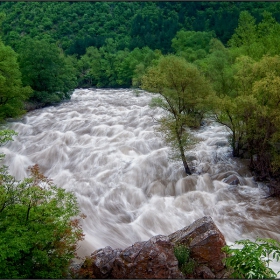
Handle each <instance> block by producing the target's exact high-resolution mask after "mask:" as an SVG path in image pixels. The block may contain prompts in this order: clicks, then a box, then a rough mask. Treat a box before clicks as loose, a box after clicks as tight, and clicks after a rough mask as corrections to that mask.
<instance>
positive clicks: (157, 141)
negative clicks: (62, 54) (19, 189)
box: [1, 89, 280, 270]
mask: <svg viewBox="0 0 280 280" xmlns="http://www.w3.org/2000/svg"><path fill="white" fill-rule="evenodd" d="M151 97H152V95H151V94H149V93H146V92H144V91H135V90H128V89H125V90H123V89H118V90H116V89H108V90H105V89H77V90H75V91H74V93H73V95H72V98H71V100H70V101H69V102H65V103H63V104H60V105H59V106H53V107H48V108H44V109H39V110H35V111H32V112H29V113H28V114H26V115H25V116H24V118H23V119H22V120H20V121H15V122H11V123H9V128H11V129H14V130H15V131H16V132H18V136H16V137H14V141H13V142H10V143H8V144H7V145H5V146H4V147H1V152H3V153H5V154H6V158H5V160H4V163H5V164H6V165H8V166H9V170H10V173H11V174H13V175H14V176H15V177H16V178H17V179H23V178H24V177H27V176H28V173H27V168H28V167H29V166H31V165H34V164H35V163H38V164H39V166H40V168H41V171H43V172H44V174H45V175H46V176H48V177H49V178H52V179H53V180H54V183H55V184H56V185H57V186H59V187H62V188H65V189H66V190H68V191H73V192H74V193H75V194H76V196H77V199H78V202H79V205H80V208H81V211H82V212H83V213H84V214H86V216H87V218H86V219H85V220H84V221H83V224H82V226H83V230H84V233H85V241H83V242H82V243H81V248H80V249H79V253H80V255H81V256H84V255H90V254H91V253H92V252H93V251H94V250H96V249H99V248H101V247H105V246H108V245H109V246H111V247H113V248H125V247H128V246H130V245H131V244H133V243H134V242H136V241H144V240H148V239H149V238H150V237H151V236H153V235H157V234H163V235H168V234H170V233H172V232H174V231H176V230H178V229H181V228H183V227H185V226H187V225H189V224H191V223H192V222H194V221H195V220H196V219H199V218H201V217H203V216H204V215H210V216H211V217H212V218H213V220H214V222H215V223H216V225H217V226H218V228H219V229H220V230H221V232H222V233H223V234H224V236H225V238H226V241H227V243H228V244H232V243H233V242H234V241H235V240H238V239H246V238H249V239H251V240H255V238H256V237H263V238H274V239H277V240H278V241H280V232H279V224H280V216H279V214H280V203H279V201H277V200H275V199H273V198H265V197H266V195H267V193H266V191H267V189H266V186H265V185H263V184H260V183H256V182H254V180H253V178H252V176H251V174H250V172H249V171H248V170H247V169H246V165H245V164H244V163H242V162H241V161H240V160H237V159H235V158H232V156H231V149H230V147H229V145H228V141H227V138H228V137H229V132H228V131H227V129H226V128H225V127H224V126H222V125H220V124H217V123H214V122H210V121H208V122H207V123H205V125H204V126H203V127H201V128H200V129H198V130H193V131H192V133H193V134H194V136H196V137H198V139H199V142H198V143H197V144H195V145H194V146H193V147H192V148H191V149H190V150H189V151H188V152H187V158H188V160H189V163H190V166H191V168H192V171H193V175H191V176H188V177H186V176H185V173H184V169H183V165H182V164H181V162H176V161H172V160H170V159H169V154H170V150H169V148H168V147H167V146H166V145H165V144H164V142H163V140H162V139H161V137H160V135H159V134H158V133H156V132H155V130H154V128H155V127H156V126H157V122H156V119H157V118H159V117H160V115H161V114H162V111H161V110H160V109H151V108H150V107H149V105H148V104H149V102H150V100H151ZM231 175H235V177H234V178H236V177H237V178H238V179H239V184H238V185H229V184H227V183H226V181H227V180H228V179H229V176H231ZM276 266H277V264H274V267H276ZM276 268H277V267H276ZM278 268H279V263H278ZM279 270H280V268H279Z"/></svg>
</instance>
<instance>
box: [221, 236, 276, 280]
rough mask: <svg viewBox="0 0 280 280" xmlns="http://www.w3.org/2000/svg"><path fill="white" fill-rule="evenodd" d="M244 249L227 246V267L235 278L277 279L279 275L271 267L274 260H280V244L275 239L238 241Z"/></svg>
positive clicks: (225, 250)
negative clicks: (270, 264)
mask: <svg viewBox="0 0 280 280" xmlns="http://www.w3.org/2000/svg"><path fill="white" fill-rule="evenodd" d="M235 244H237V245H242V246H243V247H242V248H232V247H233V245H232V246H225V247H224V248H223V251H224V252H225V253H226V254H227V257H226V259H225V265H226V266H227V267H228V268H230V269H231V270H232V275H231V276H232V277H233V278H243V279H244V278H254V279H261V278H272V279H274V278H276V276H277V274H276V273H275V272H274V271H273V270H272V269H271V268H270V267H269V263H270V262H271V260H272V259H275V260H277V261H279V259H280V243H279V242H277V241H276V240H273V239H261V238H258V239H256V241H255V242H253V241H250V240H240V241H236V242H235Z"/></svg>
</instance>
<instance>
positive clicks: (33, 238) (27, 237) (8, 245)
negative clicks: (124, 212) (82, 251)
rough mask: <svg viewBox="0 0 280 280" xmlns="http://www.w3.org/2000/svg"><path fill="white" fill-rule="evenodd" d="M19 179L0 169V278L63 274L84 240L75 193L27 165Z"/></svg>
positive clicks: (36, 167)
mask: <svg viewBox="0 0 280 280" xmlns="http://www.w3.org/2000/svg"><path fill="white" fill-rule="evenodd" d="M29 171H30V175H31V176H30V177H29V178H26V179H24V180H23V181H21V182H18V181H16V180H15V179H14V177H13V176H11V175H9V174H8V172H7V168H6V167H2V168H1V169H0V240H1V243H0V260H1V262H0V278H11V277H12V278H64V277H65V276H66V272H67V269H68V265H69V262H70V260H71V259H72V258H73V257H75V252H76V249H77V242H78V241H80V240H82V239H83V234H82V229H81V226H80V224H79V220H80V219H81V218H84V216H82V215H80V211H79V208H78V204H77V201H76V197H75V196H74V195H73V194H72V193H68V192H66V191H65V190H64V189H60V188H58V187H56V186H55V185H53V183H52V181H51V180H49V179H48V178H46V177H45V176H44V175H43V174H42V173H40V170H39V167H38V165H35V166H33V167H31V168H30V170H29Z"/></svg>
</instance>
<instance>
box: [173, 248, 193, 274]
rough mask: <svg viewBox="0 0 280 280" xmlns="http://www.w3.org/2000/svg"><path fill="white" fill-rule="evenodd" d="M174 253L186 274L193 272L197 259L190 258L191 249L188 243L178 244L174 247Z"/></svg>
mask: <svg viewBox="0 0 280 280" xmlns="http://www.w3.org/2000/svg"><path fill="white" fill-rule="evenodd" d="M174 254H175V257H176V258H177V260H178V265H179V269H180V270H181V271H182V272H183V273H184V274H185V275H187V274H192V273H193V271H194V269H195V261H194V260H193V259H192V258H190V250H189V248H188V247H187V246H186V245H183V244H178V245H176V246H175V247H174Z"/></svg>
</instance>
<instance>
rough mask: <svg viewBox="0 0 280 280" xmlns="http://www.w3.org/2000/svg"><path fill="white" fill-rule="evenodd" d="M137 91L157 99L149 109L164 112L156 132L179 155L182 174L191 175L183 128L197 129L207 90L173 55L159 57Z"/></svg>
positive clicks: (190, 67)
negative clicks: (153, 95)
mask: <svg viewBox="0 0 280 280" xmlns="http://www.w3.org/2000/svg"><path fill="white" fill-rule="evenodd" d="M141 87H142V88H143V89H145V90H148V91H150V92H153V93H158V94H159V97H156V98H154V99H153V100H152V106H158V107H160V108H162V109H163V110H165V111H166V115H165V116H163V117H162V118H161V119H160V120H159V123H160V131H161V132H162V133H163V135H164V138H165V140H166V142H167V143H169V144H170V145H171V147H172V148H173V150H174V151H175V152H176V153H178V154H179V157H180V158H181V160H182V162H183V165H184V169H185V172H186V173H187V174H191V171H190V168H189V166H188V163H187V159H186V156H185V149H186V148H187V146H188V145H190V144H191V143H193V141H192V137H191V136H190V134H189V133H188V131H187V127H197V126H199V125H200V122H201V120H202V118H203V116H204V114H205V112H206V111H207V109H208V108H207V105H206V104H207V103H208V102H207V101H209V102H210V98H209V97H210V95H211V88H210V85H209V83H208V82H207V81H206V80H205V78H204V77H203V76H202V75H201V74H200V73H199V71H198V69H197V68H196V67H195V66H194V65H192V64H189V63H187V62H186V60H185V59H184V58H179V57H176V56H174V55H168V56H165V57H162V58H161V59H160V60H159V62H158V65H156V66H153V67H151V68H149V69H148V71H147V74H146V75H144V77H143V79H142V85H141Z"/></svg>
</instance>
